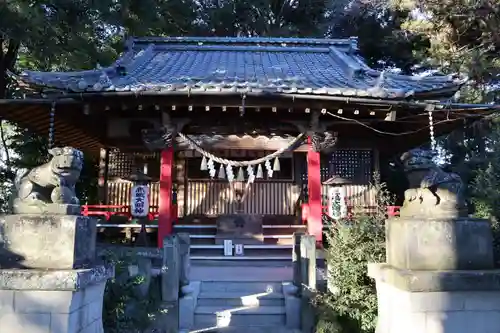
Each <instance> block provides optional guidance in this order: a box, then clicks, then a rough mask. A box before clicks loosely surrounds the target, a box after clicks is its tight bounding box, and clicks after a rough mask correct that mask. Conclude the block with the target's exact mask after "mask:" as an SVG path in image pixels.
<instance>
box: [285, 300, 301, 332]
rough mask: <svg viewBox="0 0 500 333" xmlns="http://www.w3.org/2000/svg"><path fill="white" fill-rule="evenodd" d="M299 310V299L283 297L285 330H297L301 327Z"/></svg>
mask: <svg viewBox="0 0 500 333" xmlns="http://www.w3.org/2000/svg"><path fill="white" fill-rule="evenodd" d="M300 308H301V300H300V298H298V297H295V296H285V312H286V313H285V318H286V327H287V328H290V329H299V328H300V327H301V322H300V319H301V316H300Z"/></svg>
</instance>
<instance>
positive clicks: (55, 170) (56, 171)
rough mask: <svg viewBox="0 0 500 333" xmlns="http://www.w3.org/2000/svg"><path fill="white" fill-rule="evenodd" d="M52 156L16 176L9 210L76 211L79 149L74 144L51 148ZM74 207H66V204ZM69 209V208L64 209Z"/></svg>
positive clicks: (78, 203)
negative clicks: (52, 209)
mask: <svg viewBox="0 0 500 333" xmlns="http://www.w3.org/2000/svg"><path fill="white" fill-rule="evenodd" d="M49 154H50V155H52V159H51V160H50V161H49V162H47V163H45V164H43V165H40V166H37V167H35V168H33V169H31V170H29V171H27V172H26V173H24V174H23V175H22V176H21V177H19V178H18V179H17V180H16V182H15V185H16V191H15V193H14V194H13V210H14V213H16V214H32V213H36V212H38V211H40V212H44V213H47V212H51V209H50V207H54V210H55V211H53V212H52V213H54V214H72V213H71V212H74V211H77V212H78V213H79V208H80V207H79V205H80V201H79V200H78V197H77V196H76V193H75V184H76V182H77V181H78V178H79V177H80V173H81V171H82V168H83V153H82V152H81V151H79V150H77V149H75V148H71V147H64V148H52V149H50V150H49ZM71 207H73V208H75V209H69V208H71ZM68 209H69V210H68Z"/></svg>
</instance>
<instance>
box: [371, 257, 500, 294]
mask: <svg viewBox="0 0 500 333" xmlns="http://www.w3.org/2000/svg"><path fill="white" fill-rule="evenodd" d="M368 275H369V276H370V277H372V278H374V279H376V280H377V281H380V282H383V283H387V284H390V285H392V286H394V287H396V288H398V289H401V290H405V291H411V292H444V291H446V292H451V291H500V270H497V269H495V270H493V269H492V270H457V271H418V270H406V269H398V268H396V267H393V266H391V265H389V264H369V265H368Z"/></svg>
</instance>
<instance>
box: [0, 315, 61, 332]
mask: <svg viewBox="0 0 500 333" xmlns="http://www.w3.org/2000/svg"><path fill="white" fill-rule="evenodd" d="M0 329H1V332H2V333H52V331H51V328H50V314H41V313H39V314H18V313H12V312H11V313H5V314H0Z"/></svg>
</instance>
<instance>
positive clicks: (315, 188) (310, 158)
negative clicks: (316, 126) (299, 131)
mask: <svg viewBox="0 0 500 333" xmlns="http://www.w3.org/2000/svg"><path fill="white" fill-rule="evenodd" d="M307 141H308V146H309V147H308V151H307V186H308V192H309V203H308V206H309V215H308V217H307V231H308V233H309V235H312V236H314V237H315V238H316V243H319V244H321V242H322V240H323V222H322V220H321V214H322V211H321V201H322V200H321V159H320V153H319V152H316V151H314V150H313V147H312V143H311V138H310V137H309V138H308V140H307Z"/></svg>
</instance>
